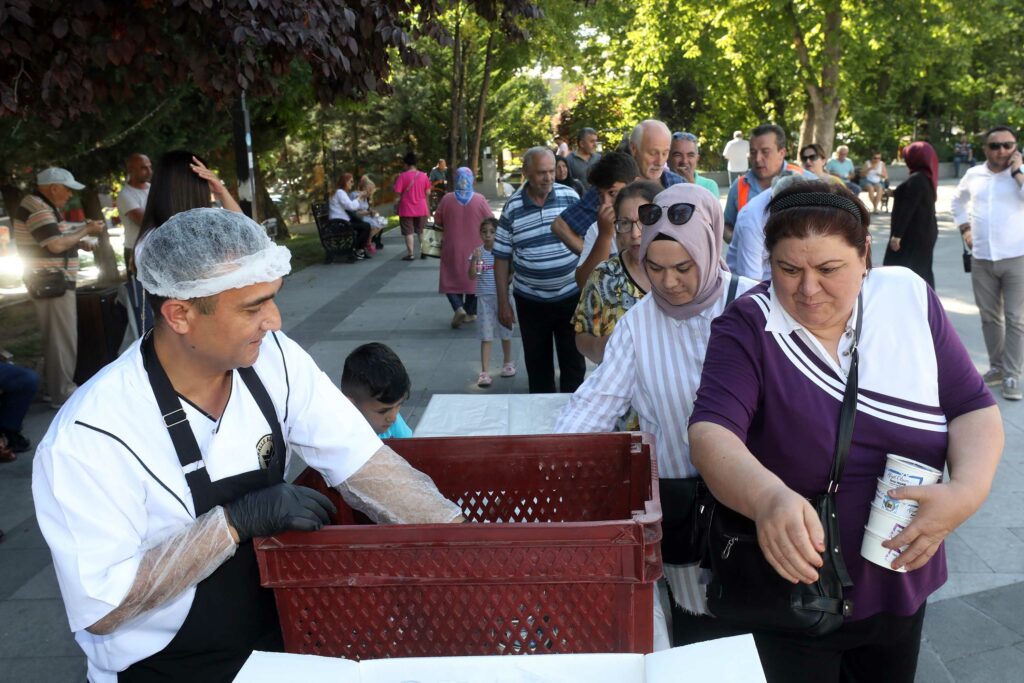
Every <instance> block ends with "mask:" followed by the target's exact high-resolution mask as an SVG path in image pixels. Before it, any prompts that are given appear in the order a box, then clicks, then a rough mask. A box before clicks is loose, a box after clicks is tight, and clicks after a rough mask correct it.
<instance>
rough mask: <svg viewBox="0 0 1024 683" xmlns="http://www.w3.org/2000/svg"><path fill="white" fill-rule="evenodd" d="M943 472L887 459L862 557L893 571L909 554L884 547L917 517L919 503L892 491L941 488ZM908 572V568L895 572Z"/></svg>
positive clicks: (866, 529)
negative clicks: (934, 485)
mask: <svg viewBox="0 0 1024 683" xmlns="http://www.w3.org/2000/svg"><path fill="white" fill-rule="evenodd" d="M941 478H942V472H940V471H939V470H937V469H935V468H934V467H929V466H928V465H925V464H924V463H920V462H917V461H916V460H911V459H910V458H904V457H903V456H900V455H893V454H892V453H890V454H889V456H888V457H887V458H886V461H885V472H884V473H883V474H882V476H881V477H880V478H879V479H878V488H877V490H876V491H875V499H874V500H873V501H871V514H870V515H869V516H868V523H867V526H865V527H864V540H863V542H862V543H861V546H860V554H861V557H863V558H864V559H866V560H868V561H869V562H873V563H875V564H877V565H878V566H880V567H885V568H886V569H889V570H892V563H893V561H895V560H896V558H897V557H899V556H900V553H901V552H903V551H904V550H906V546H903V547H902V548H899V549H898V550H889V549H888V548H886V547H884V546H882V543H884V542H885V541H888V540H889V539H891V538H893V537H894V536H896V535H897V534H899V533H900V532H901V531H903V530H904V529H905V528H906V527H907V526H908V525H909V524H910V522H911V520H913V519H914V516H915V515H916V514H917V501H914V500H897V499H895V498H892V497H890V496H889V491H891V490H892V489H897V488H900V487H903V486H929V485H931V484H937V483H938V481H939V479H941ZM894 571H899V572H905V571H907V570H906V568H905V567H901V568H900V569H897V570H894Z"/></svg>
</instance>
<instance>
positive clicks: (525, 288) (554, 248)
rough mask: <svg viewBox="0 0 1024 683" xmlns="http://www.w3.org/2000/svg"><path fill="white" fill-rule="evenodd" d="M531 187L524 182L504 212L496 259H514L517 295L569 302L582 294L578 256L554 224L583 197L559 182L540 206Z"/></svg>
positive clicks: (495, 254) (500, 221) (496, 248)
mask: <svg viewBox="0 0 1024 683" xmlns="http://www.w3.org/2000/svg"><path fill="white" fill-rule="evenodd" d="M528 186H529V183H523V185H522V187H520V188H519V189H518V190H516V192H515V194H513V195H512V196H511V197H510V198H509V200H508V202H506V203H505V208H504V209H502V210H501V218H500V219H499V220H498V234H497V237H496V238H495V242H494V249H493V253H494V258H496V259H502V260H505V261H507V260H509V259H511V260H512V266H513V269H514V270H515V274H514V275H513V278H512V284H513V286H514V287H515V291H516V296H521V297H524V298H526V299H532V300H534V301H558V300H561V299H565V298H567V297H570V296H573V295H574V294H576V293H577V292H578V291H579V287H577V286H576V278H575V274H576V262H577V257H576V255H575V254H573V253H572V252H571V251H569V247H567V246H565V245H564V244H562V241H561V240H560V239H558V237H557V236H555V234H554V233H553V232H551V223H552V222H553V221H554V220H555V218H556V217H557V216H559V215H560V214H561V213H562V212H563V211H565V209H567V208H569V207H570V206H572V205H573V204H575V203H576V202H578V201H579V200H580V198H579V196H578V195H577V194H576V193H575V192H573V190H572V188H568V187H566V186H565V185H558V184H557V183H556V184H555V186H554V187H552V188H551V192H549V193H548V196H547V198H545V200H544V205H543V206H537V205H536V204H534V202H533V200H532V199H530V198H529V197H528V196H527V194H526V188H527V187H528Z"/></svg>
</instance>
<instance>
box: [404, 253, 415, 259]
mask: <svg viewBox="0 0 1024 683" xmlns="http://www.w3.org/2000/svg"><path fill="white" fill-rule="evenodd" d="M402 260H403V261H415V260H416V259H414V258H413V257H412V254H406V255H405V256H403V257H402Z"/></svg>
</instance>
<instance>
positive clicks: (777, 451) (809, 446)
mask: <svg viewBox="0 0 1024 683" xmlns="http://www.w3.org/2000/svg"><path fill="white" fill-rule="evenodd" d="M769 210H770V217H769V219H768V223H767V225H766V226H765V246H766V248H767V250H768V252H769V255H770V260H771V268H772V280H771V281H770V282H765V283H762V284H760V285H758V286H757V287H755V288H753V289H752V290H750V291H749V292H748V293H747V295H746V296H744V297H742V298H740V299H738V300H737V301H736V303H735V304H734V305H733V306H732V307H730V308H729V309H728V310H726V311H725V313H724V314H723V315H722V316H721V317H719V318H718V319H716V320H715V322H714V323H713V324H712V326H711V340H710V342H709V344H708V352H707V356H706V357H705V361H704V370H703V374H702V376H701V386H700V389H699V391H698V392H697V400H696V403H695V405H694V410H693V415H692V417H691V418H690V447H691V456H692V458H693V462H694V464H695V465H696V466H697V469H698V470H699V471H700V472H701V474H702V475H703V476H704V478H705V480H706V482H707V484H708V486H709V487H710V488H711V490H712V492H713V493H714V495H715V497H716V498H717V499H718V500H719V501H720V502H721V503H722V504H724V505H726V506H728V507H730V508H732V509H734V510H736V511H737V512H740V513H741V514H743V515H745V516H747V517H749V518H750V519H752V520H753V521H754V522H755V523H756V525H757V532H758V533H757V537H758V539H757V540H758V543H759V545H760V547H761V550H762V552H763V553H764V555H765V557H766V559H767V560H768V561H769V563H771V565H772V566H773V567H774V568H775V570H776V571H777V572H778V573H779V574H780V575H781V576H782V577H784V578H785V579H787V580H789V581H790V582H793V583H796V582H798V581H802V582H805V583H811V582H813V581H814V580H815V579H816V578H817V568H818V567H820V566H822V559H821V554H822V552H823V551H824V544H823V539H824V533H823V530H822V527H821V524H820V522H819V520H818V518H817V515H816V514H815V512H814V510H813V508H812V507H811V506H810V504H809V503H808V502H807V498H808V497H810V496H813V495H816V494H818V493H822V492H823V491H824V490H825V487H826V482H827V480H828V472H829V468H830V465H831V460H832V452H833V447H834V445H835V441H836V431H837V428H838V418H839V412H840V405H841V403H842V397H843V391H844V387H845V384H846V377H847V372H849V370H850V366H851V353H852V352H853V350H854V347H856V350H857V353H858V355H859V371H858V379H859V388H858V401H857V414H856V421H855V426H854V432H853V440H852V444H851V446H850V451H849V456H848V458H847V462H846V469H845V472H844V474H843V479H842V485H841V487H840V489H839V491H838V493H837V507H838V516H839V520H838V521H839V531H840V538H841V546H842V553H843V558H844V560H845V563H846V566H847V568H848V570H849V573H850V576H851V578H852V580H853V587H852V588H850V589H848V590H847V591H846V592H845V593H844V598H848V599H851V600H852V602H853V612H852V614H851V615H850V616H848V617H847V619H846V621H845V622H844V623H843V625H842V626H841V627H840V628H839V629H838V630H837V631H834V632H832V633H830V634H828V635H825V636H821V637H819V638H811V637H806V636H794V635H787V634H782V633H778V632H760V633H755V634H754V636H755V639H756V641H757V646H758V651H759V653H760V655H761V662H762V664H763V665H764V668H765V673H766V675H767V678H768V681H769V682H774V681H785V682H786V683H793V682H797V683H798V682H800V681H808V682H810V681H814V682H819V681H840V680H842V681H852V680H856V681H871V680H874V681H887V682H891V683H900V682H906V683H911V682H912V681H913V680H914V675H915V670H916V665H917V655H918V649H919V645H920V639H921V626H922V624H923V621H924V611H925V600H926V599H927V598H928V596H929V595H930V594H931V593H932V592H934V591H935V590H936V589H938V588H939V586H941V585H942V584H943V583H944V582H945V580H946V559H945V554H944V551H943V548H942V542H943V539H944V538H945V537H946V536H947V535H948V534H949V533H950V532H952V531H953V530H954V529H956V527H958V526H959V525H960V524H962V523H963V522H964V520H966V519H967V518H968V517H970V516H971V515H972V514H973V513H974V512H975V511H976V510H977V509H978V507H979V506H980V505H981V503H982V501H984V499H985V497H986V496H987V495H988V491H989V488H990V486H991V482H992V478H993V476H994V474H995V470H996V465H997V463H998V461H999V457H1000V455H1001V453H1002V448H1003V428H1002V420H1001V418H1000V415H999V410H998V409H997V408H996V407H995V405H994V404H995V402H994V400H993V398H992V395H991V394H990V393H989V392H988V389H987V388H986V387H985V384H984V382H983V381H982V379H981V376H980V375H979V374H978V371H977V370H976V369H975V367H974V365H973V364H972V362H971V360H970V358H969V357H968V354H967V351H966V349H964V346H963V344H962V343H961V342H960V339H959V338H958V337H957V335H956V332H955V331H954V330H953V328H952V325H951V324H950V322H949V320H948V319H947V317H946V314H945V312H944V311H943V309H942V305H941V304H940V302H939V300H938V298H937V297H936V296H935V293H934V292H933V291H932V290H931V289H930V288H929V287H928V286H927V285H926V284H925V282H924V281H923V280H922V279H921V278H919V277H917V276H916V275H914V274H913V273H912V272H911V271H909V270H907V269H906V268H902V267H888V268H879V269H875V270H871V264H870V253H871V252H870V237H869V236H868V223H869V216H868V212H867V209H866V208H865V207H864V205H863V204H862V203H861V202H860V201H859V200H858V199H856V198H855V197H854V196H853V195H852V194H850V193H848V192H847V191H846V190H844V189H842V188H838V187H836V186H833V185H832V184H830V183H821V182H814V183H806V184H800V185H796V186H794V187H792V188H790V189H788V190H785V191H783V192H781V193H780V194H779V195H778V196H776V197H774V198H773V199H772V202H771V204H770V205H769ZM858 298H860V299H861V301H862V309H861V312H860V313H858V312H856V310H855V309H856V308H857V300H858ZM858 335H859V339H858ZM887 453H896V454H900V455H904V456H907V457H909V458H912V459H914V460H917V461H920V462H924V463H926V464H928V465H930V466H932V467H935V468H938V469H942V468H943V467H944V466H947V465H948V467H949V479H948V480H947V481H945V482H943V483H939V484H935V485H933V486H924V487H906V488H903V489H897V490H895V491H894V492H893V494H892V495H893V497H894V498H905V499H912V500H916V501H918V502H919V504H920V508H919V511H918V514H917V516H916V518H915V519H914V521H913V522H912V523H911V524H910V525H909V526H908V527H906V529H905V530H904V531H903V532H902V533H900V534H899V535H897V536H896V537H895V538H893V539H892V540H891V541H888V542H886V543H885V545H886V547H889V548H893V549H897V548H900V547H903V546H909V547H908V548H907V549H906V550H904V551H903V552H902V554H900V555H899V557H898V559H896V560H895V561H894V562H893V565H892V568H891V569H890V568H886V567H881V566H878V565H875V564H872V563H870V562H868V561H867V560H865V559H863V558H862V557H861V556H860V546H861V540H862V537H863V533H864V525H865V523H866V522H867V518H868V512H869V508H870V504H871V500H872V498H873V496H874V493H875V486H876V481H875V480H876V478H877V477H879V476H880V475H881V474H882V471H883V469H884V465H885V460H886V454H887ZM900 567H906V569H907V571H906V573H899V572H896V571H893V570H894V569H898V568H900Z"/></svg>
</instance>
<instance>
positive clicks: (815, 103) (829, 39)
mask: <svg viewBox="0 0 1024 683" xmlns="http://www.w3.org/2000/svg"><path fill="white" fill-rule="evenodd" d="M823 4H824V5H825V7H824V13H825V16H824V18H823V21H822V31H821V38H820V41H821V43H822V44H823V45H824V49H823V50H822V51H821V57H820V58H821V67H820V69H815V67H814V65H813V64H812V62H811V58H810V53H809V51H808V49H807V43H806V41H805V39H804V32H803V29H802V28H801V27H800V21H799V18H798V17H799V13H798V12H797V9H796V7H795V4H794V3H793V2H792V1H790V2H789V3H787V4H786V6H785V7H784V8H783V12H784V14H783V19H784V21H786V22H788V24H789V29H790V31H791V32H792V33H793V45H794V47H795V49H796V57H797V63H798V65H799V69H798V70H797V73H798V75H799V78H800V81H801V82H802V83H803V86H804V90H805V91H806V92H807V100H808V111H807V112H805V113H804V124H805V126H804V129H803V130H801V139H800V144H801V145H804V144H809V143H810V142H817V143H818V144H819V145H821V146H822V148H823V149H824V150H825V155H826V156H828V155H829V154H831V153H832V145H833V144H834V142H835V131H836V118H837V117H838V115H839V105H840V101H839V68H840V63H841V62H842V58H843V26H842V24H843V10H842V4H841V1H840V0H826V2H824V3H823ZM808 119H810V121H813V137H811V138H810V139H809V140H808V138H807V137H805V136H804V132H805V129H806V126H807V125H808V124H809V121H808Z"/></svg>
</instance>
